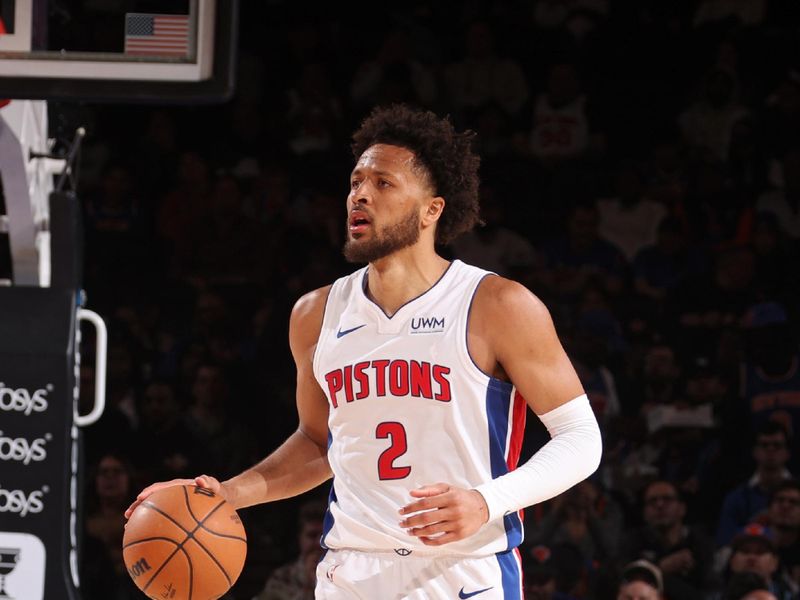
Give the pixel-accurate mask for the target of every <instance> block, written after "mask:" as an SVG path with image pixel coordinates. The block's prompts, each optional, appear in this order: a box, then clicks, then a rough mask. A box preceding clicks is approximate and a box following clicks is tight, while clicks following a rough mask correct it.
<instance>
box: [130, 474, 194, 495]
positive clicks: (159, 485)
mask: <svg viewBox="0 0 800 600" xmlns="http://www.w3.org/2000/svg"><path fill="white" fill-rule="evenodd" d="M173 485H194V481H192V480H191V479H171V480H169V481H159V482H158V483H152V484H150V485H148V486H147V487H146V488H144V489H143V490H142V491H141V492H139V495H138V496H136V499H137V500H144V499H145V498H147V497H148V496H149V495H150V494H153V493H154V492H157V491H158V490H160V489H163V488H167V487H172V486H173Z"/></svg>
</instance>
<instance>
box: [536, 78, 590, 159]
mask: <svg viewBox="0 0 800 600" xmlns="http://www.w3.org/2000/svg"><path fill="white" fill-rule="evenodd" d="M590 134H591V127H590V123H589V114H588V112H587V99H586V96H585V95H584V94H583V90H582V89H581V83H580V77H579V75H578V69H577V67H576V65H574V64H572V63H559V64H555V65H553V66H552V67H551V68H550V73H549V75H548V78H547V87H546V89H545V91H544V93H542V94H540V95H539V97H538V98H537V99H536V102H535V104H534V109H533V130H532V131H531V139H530V147H531V152H532V153H533V155H534V156H535V157H536V158H537V159H539V160H540V161H541V162H542V163H544V164H545V165H546V166H548V165H554V164H557V163H559V162H561V161H564V160H568V159H576V158H580V157H581V156H582V155H583V154H584V153H585V152H586V151H587V150H588V149H589V142H590Z"/></svg>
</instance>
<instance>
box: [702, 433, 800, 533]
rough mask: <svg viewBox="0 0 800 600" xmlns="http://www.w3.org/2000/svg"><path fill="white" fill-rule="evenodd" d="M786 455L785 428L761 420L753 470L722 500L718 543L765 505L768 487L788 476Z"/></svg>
mask: <svg viewBox="0 0 800 600" xmlns="http://www.w3.org/2000/svg"><path fill="white" fill-rule="evenodd" d="M790 456H791V454H790V451H789V437H788V435H787V433H786V430H785V429H784V428H783V427H781V426H780V425H779V424H778V423H775V422H772V421H767V422H766V423H764V424H763V425H762V426H761V427H760V428H759V430H758V432H757V433H756V436H755V443H754V445H753V459H754V460H755V462H756V471H755V473H754V474H753V475H752V477H750V479H749V480H748V481H746V482H745V483H742V484H741V485H739V486H737V487H736V488H734V489H733V490H731V491H730V492H729V493H728V494H727V495H726V496H725V500H724V501H723V504H722V510H721V511H720V516H719V524H718V526H717V536H716V541H717V545H718V546H723V545H725V544H728V543H729V542H730V541H731V539H733V536H734V535H735V534H736V532H737V531H740V530H741V528H742V527H744V526H745V525H746V524H747V523H749V522H751V521H752V520H753V518H754V517H755V516H756V515H758V514H759V513H760V512H761V511H763V510H765V509H766V508H767V506H768V503H769V497H770V494H771V493H772V491H773V490H774V489H776V488H777V486H778V485H779V484H780V483H781V482H782V481H785V480H787V479H790V478H791V473H789V471H788V470H787V468H786V464H787V463H788V462H789V458H790Z"/></svg>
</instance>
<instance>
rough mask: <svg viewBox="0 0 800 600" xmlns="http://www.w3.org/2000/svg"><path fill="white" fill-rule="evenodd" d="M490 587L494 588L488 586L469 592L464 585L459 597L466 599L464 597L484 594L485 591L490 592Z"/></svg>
mask: <svg viewBox="0 0 800 600" xmlns="http://www.w3.org/2000/svg"><path fill="white" fill-rule="evenodd" d="M490 589H492V588H490V587H488V588H484V589H482V590H478V591H477V592H469V593H467V592H465V591H464V588H463V587H462V588H461V591H460V592H458V597H459V598H461V599H462V600H464V598H472V597H473V596H477V595H478V594H482V593H483V592H488V591H489V590H490Z"/></svg>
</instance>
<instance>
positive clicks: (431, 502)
mask: <svg viewBox="0 0 800 600" xmlns="http://www.w3.org/2000/svg"><path fill="white" fill-rule="evenodd" d="M445 505H446V501H445V498H443V497H442V495H441V494H440V495H438V496H432V497H430V498H423V499H422V500H417V501H416V502H412V503H411V504H406V505H405V506H404V507H403V508H401V509H400V514H401V515H410V514H412V513H415V512H419V511H421V510H433V509H435V508H441V507H443V506H445Z"/></svg>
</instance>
